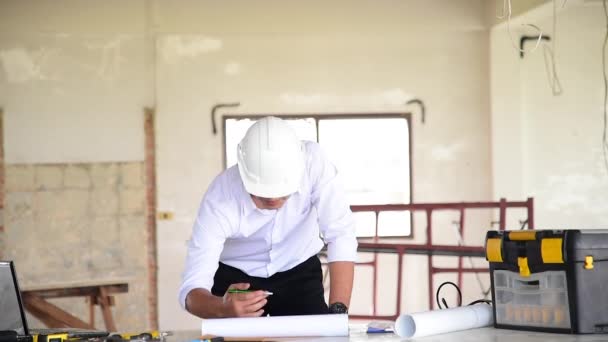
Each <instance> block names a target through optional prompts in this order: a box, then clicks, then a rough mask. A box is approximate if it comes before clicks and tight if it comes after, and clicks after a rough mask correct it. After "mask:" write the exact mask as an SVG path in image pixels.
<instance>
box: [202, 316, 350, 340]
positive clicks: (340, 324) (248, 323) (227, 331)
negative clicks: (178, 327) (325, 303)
mask: <svg viewBox="0 0 608 342" xmlns="http://www.w3.org/2000/svg"><path fill="white" fill-rule="evenodd" d="M202 334H203V336H204V335H215V336H222V337H302V336H304V337H305V336H348V315H346V314H329V315H303V316H276V317H270V316H267V317H243V318H217V319H215V318H214V319H203V323H202Z"/></svg>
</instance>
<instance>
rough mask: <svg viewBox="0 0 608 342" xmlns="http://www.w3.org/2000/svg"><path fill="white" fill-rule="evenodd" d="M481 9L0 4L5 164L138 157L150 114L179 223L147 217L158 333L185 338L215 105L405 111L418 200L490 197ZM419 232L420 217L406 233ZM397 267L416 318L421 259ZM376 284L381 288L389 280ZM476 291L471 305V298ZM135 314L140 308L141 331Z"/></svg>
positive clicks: (359, 298)
mask: <svg viewBox="0 0 608 342" xmlns="http://www.w3.org/2000/svg"><path fill="white" fill-rule="evenodd" d="M486 12H487V8H486V4H485V1H482V0H408V1H393V0H383V1H376V0H374V1H372V0H357V1H345V0H340V1H332V2H326V1H317V0H314V1H307V2H284V1H275V0H264V1H256V2H250V1H244V0H241V1H223V2H213V1H185V0H184V1H171V2H168V1H143V0H140V1H130V2H127V3H125V2H123V1H104V2H82V1H69V0H60V1H55V2H42V3H41V2H36V1H16V0H5V1H3V2H1V3H0V32H1V33H0V106H2V107H3V108H4V112H5V114H4V116H5V125H4V126H5V151H6V154H5V155H6V156H5V157H6V163H7V165H8V167H11V168H12V167H24V168H35V169H37V168H41V167H46V165H49V164H60V165H63V166H64V167H66V168H69V167H71V166H72V165H74V164H75V165H80V164H83V165H88V166H87V167H93V165H97V164H99V163H105V162H109V163H119V162H128V163H140V162H141V161H142V160H143V157H144V156H143V153H144V152H143V129H142V125H141V113H142V108H143V107H144V106H150V107H155V108H156V113H157V118H156V119H157V124H156V133H157V149H158V150H157V171H158V173H157V177H158V178H157V179H158V182H157V184H158V207H159V210H163V211H169V212H172V213H173V214H174V215H173V219H171V220H166V221H159V222H158V231H157V235H158V241H159V244H158V258H159V260H158V264H159V292H158V295H159V316H160V326H161V328H163V329H186V328H187V329H195V328H197V327H198V320H196V319H194V318H192V317H191V316H189V315H187V314H185V313H184V312H182V311H181V310H180V309H179V307H178V303H177V299H176V298H177V287H178V284H179V277H180V273H181V271H182V267H183V260H184V255H185V240H186V239H187V238H188V237H189V235H190V230H191V226H192V221H193V217H194V215H195V213H196V209H197V206H198V203H199V201H200V198H201V196H202V195H203V193H204V191H205V188H206V187H207V185H208V184H209V183H210V182H211V180H212V178H213V177H214V176H215V175H216V174H217V173H218V172H219V171H221V169H222V157H221V156H222V137H221V135H217V136H214V135H212V134H211V127H210V125H211V122H210V121H211V119H210V109H211V107H212V106H213V105H214V104H216V103H218V102H228V101H230V102H231V101H240V102H241V103H242V105H241V107H239V108H238V110H236V112H239V113H252V114H255V113H286V114H289V113H319V114H323V113H336V112H341V113H346V112H357V113H359V112H368V113H374V112H380V113H382V112H404V111H412V112H413V113H414V120H413V127H412V135H413V144H412V150H413V170H412V175H413V199H414V201H416V202H426V201H463V200H465V201H475V200H487V199H489V198H490V197H491V194H492V192H491V181H492V179H491V169H490V165H491V156H490V116H489V112H490V102H489V90H488V88H489V80H488V72H489V57H488V52H489V34H488V31H487V29H486V27H485V21H486V18H485V13H486ZM412 97H418V98H420V99H422V100H423V101H424V102H425V104H426V108H427V113H426V114H427V115H426V123H425V124H424V125H423V124H422V123H421V120H420V119H421V118H420V116H419V113H418V108H416V107H413V108H408V107H406V106H405V105H404V103H405V102H406V101H407V100H409V99H411V98H412ZM9 177H11V178H14V177H15V176H14V175H11V176H7V180H8V178H9ZM142 196H143V195H142ZM514 199H521V197H519V198H514ZM454 218H455V214H451V213H450V214H445V215H440V216H438V217H437V218H436V220H437V222H435V223H434V224H435V226H436V227H438V228H437V230H436V234H437V236H435V237H434V239H435V241H437V242H451V243H454V242H455V241H456V240H457V236H456V234H455V233H454V232H453V229H454V225H453V223H452V221H453V220H454ZM490 220H491V215H490V213H485V214H480V215H476V216H473V217H472V218H471V219H470V220H468V223H467V224H468V225H469V227H471V228H470V229H468V230H467V235H466V237H465V238H466V240H467V241H469V242H474V243H480V242H481V241H482V239H483V231H484V230H485V229H487V228H488V226H489V224H490ZM425 225H426V224H425V221H424V218H423V217H421V216H416V218H415V227H414V229H415V235H416V239H417V240H421V239H422V238H423V237H424V227H425ZM7 227H8V226H7ZM439 227H441V228H439ZM134 241H135V242H137V241H138V240H137V239H135V240H134ZM440 262H442V263H446V264H453V261H451V260H446V261H441V260H440ZM382 265H383V266H382V267H383V269H384V270H390V269H392V268H394V267H395V265H396V263H395V259H394V258H392V257H390V256H386V257H383V264H382ZM465 265H466V263H465ZM22 268H24V267H22ZM404 269H405V270H406V271H407V273H406V274H407V275H408V276H407V278H408V280H407V282H406V283H405V284H404V291H405V298H404V304H405V305H406V306H405V308H404V310H405V311H416V310H422V309H426V308H427V302H428V300H427V298H426V281H425V279H426V274H427V273H426V272H427V270H426V262H425V260H424V258H422V257H407V260H406V262H405V265H404ZM366 272H367V271H361V272H358V273H357V286H358V287H357V289H356V291H357V292H356V294H355V296H354V301H353V310H357V311H359V312H361V311H368V310H369V303H368V302H367V298H369V297H367V295H359V293H361V294H366V293H367V292H366V291H367V290H368V288H363V289H362V288H359V284H366V282H368V281H369V278H368V274H367V273H366ZM384 279H386V280H387V281H386V282H385V283H383V284H382V286H387V287H389V286H394V284H395V283H394V281H392V280H391V279H390V276H386V277H385V278H384ZM486 280H487V279H486ZM484 281H485V280H484ZM471 282H472V285H467V289H465V295H466V297H467V299H475V298H477V297H478V296H479V293H480V291H479V289H478V286H477V285H475V283H476V282H477V281H476V280H474V279H472V280H471ZM471 282H468V283H471ZM140 285H142V284H140ZM133 291H135V292H137V295H140V294H139V290H137V289H133ZM142 291H143V292H145V288H144V289H142ZM359 291H361V292H359ZM381 293H384V291H382V292H381ZM380 301H381V302H382V306H383V309H382V310H381V311H390V310H392V308H393V307H394V301H395V299H394V298H393V297H391V296H388V295H382V296H381V298H380ZM142 310H144V311H145V309H142ZM145 315H146V314H145V313H144V312H141V313H140V314H138V316H139V317H140V319H141V322H140V323H139V324H144V323H143V322H145ZM134 327H139V326H138V325H134ZM121 328H122V327H121Z"/></svg>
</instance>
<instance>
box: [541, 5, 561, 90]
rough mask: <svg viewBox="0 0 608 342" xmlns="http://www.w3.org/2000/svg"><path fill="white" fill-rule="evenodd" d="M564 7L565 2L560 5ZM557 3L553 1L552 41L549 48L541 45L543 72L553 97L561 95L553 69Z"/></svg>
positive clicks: (557, 78)
mask: <svg viewBox="0 0 608 342" xmlns="http://www.w3.org/2000/svg"><path fill="white" fill-rule="evenodd" d="M565 5H566V0H565V1H564V2H563V4H562V8H563V7H564V6H565ZM556 42H557V2H556V0H553V39H551V46H549V44H547V43H545V44H543V52H544V53H543V56H544V58H545V71H546V73H547V79H548V80H549V86H550V87H551V93H553V96H557V95H560V94H561V93H562V84H561V82H560V81H559V77H558V76H557V70H556V67H555V64H556V63H555V53H556V52H555V51H556V49H555V45H556V44H557V43H556Z"/></svg>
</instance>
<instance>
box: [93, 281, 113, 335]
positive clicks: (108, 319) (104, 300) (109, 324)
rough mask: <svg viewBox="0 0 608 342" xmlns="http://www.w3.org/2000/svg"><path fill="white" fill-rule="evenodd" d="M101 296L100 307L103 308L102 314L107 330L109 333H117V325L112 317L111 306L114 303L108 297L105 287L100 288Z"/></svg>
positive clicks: (99, 298) (99, 299)
mask: <svg viewBox="0 0 608 342" xmlns="http://www.w3.org/2000/svg"><path fill="white" fill-rule="evenodd" d="M99 292H100V295H99V297H98V298H97V300H98V303H99V307H101V314H102V315H103V321H104V322H105V324H106V329H107V330H109V331H117V330H116V324H115V323H114V318H113V317H112V311H111V310H110V306H111V304H113V301H112V300H111V299H110V298H111V297H110V296H108V292H107V290H106V288H105V286H102V287H100V288H99Z"/></svg>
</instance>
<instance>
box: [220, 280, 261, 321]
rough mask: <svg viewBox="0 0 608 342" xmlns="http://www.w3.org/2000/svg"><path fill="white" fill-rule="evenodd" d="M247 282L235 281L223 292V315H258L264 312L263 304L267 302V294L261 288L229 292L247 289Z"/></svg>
mask: <svg viewBox="0 0 608 342" xmlns="http://www.w3.org/2000/svg"><path fill="white" fill-rule="evenodd" d="M249 286H250V285H249V283H236V284H232V285H230V286H229V287H228V290H227V291H226V293H225V294H224V308H225V310H226V311H225V315H224V316H225V317H259V316H262V314H263V313H264V305H266V303H267V302H268V300H267V299H266V297H268V295H267V294H265V293H264V291H262V290H258V291H252V292H244V293H230V292H229V291H230V290H231V289H234V290H247V289H249Z"/></svg>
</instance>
